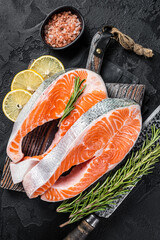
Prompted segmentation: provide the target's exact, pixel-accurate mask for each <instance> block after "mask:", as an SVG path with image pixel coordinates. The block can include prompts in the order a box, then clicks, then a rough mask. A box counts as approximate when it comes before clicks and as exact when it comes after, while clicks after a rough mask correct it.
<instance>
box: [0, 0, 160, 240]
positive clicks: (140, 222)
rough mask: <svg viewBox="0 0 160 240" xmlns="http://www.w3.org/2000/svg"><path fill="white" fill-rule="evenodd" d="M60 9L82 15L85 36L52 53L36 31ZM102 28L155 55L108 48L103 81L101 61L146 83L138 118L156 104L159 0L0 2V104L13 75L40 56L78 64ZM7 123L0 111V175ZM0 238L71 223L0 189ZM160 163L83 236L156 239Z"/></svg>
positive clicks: (42, 233)
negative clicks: (72, 9) (64, 7)
mask: <svg viewBox="0 0 160 240" xmlns="http://www.w3.org/2000/svg"><path fill="white" fill-rule="evenodd" d="M61 5H72V6H75V7H76V8H78V9H79V10H80V11H81V13H82V14H83V16H84V18H85V23H86V30H85V35H84V37H83V38H82V40H81V41H80V42H79V45H77V46H75V47H73V48H70V49H68V50H67V51H61V52H59V51H57V52H56V51H52V50H50V49H49V48H48V47H47V46H45V45H44V44H43V42H42V41H41V39H40V36H39V28H40V25H41V23H42V21H43V20H44V18H45V17H46V15H47V14H48V13H49V12H50V11H52V10H53V9H55V8H56V7H59V6H61ZM105 24H109V25H114V26H116V27H117V28H119V29H120V30H121V31H122V32H124V33H126V34H128V35H129V36H131V37H132V38H133V39H134V40H135V41H137V42H138V43H140V44H142V45H144V46H145V47H150V48H152V49H153V50H154V53H155V56H154V57H153V59H145V58H144V57H139V56H136V55H135V54H133V53H130V52H127V51H125V50H124V49H122V48H121V47H120V46H119V45H118V44H117V43H112V44H111V45H110V49H109V50H107V52H106V55H105V58H104V64H103V68H102V76H103V78H104V80H105V81H108V79H107V60H108V59H109V60H111V61H112V62H113V63H114V64H117V65H119V66H121V67H122V69H123V70H128V71H130V72H131V73H133V74H134V75H136V76H137V77H138V78H139V79H140V82H141V83H143V84H145V85H146V96H145V101H144V106H143V113H144V114H143V119H145V118H146V117H147V116H148V115H149V114H150V113H151V112H152V111H153V110H154V109H155V108H156V106H158V104H159V102H160V55H159V52H160V38H159V37H160V1H159V0H158V1H154V0H134V1H132V0H115V1H113V0H106V1H105V0H102V1H98V0H88V1H87V0H76V1H73V0H72V1H71V0H66V1H64V0H59V1H55V0H7V1H5V0H0V101H1V102H2V100H3V98H4V96H5V94H6V93H7V92H8V91H9V90H10V84H11V81H12V79H13V76H14V75H15V74H16V73H17V72H19V71H21V70H23V69H26V68H27V66H28V64H29V62H30V60H31V59H34V58H37V57H39V56H41V55H44V54H51V55H54V56H56V57H58V58H59V59H60V60H61V61H62V62H63V63H64V66H65V68H68V67H85V64H86V59H87V55H88V50H89V44H90V41H91V38H92V36H93V35H94V34H95V33H96V32H97V31H98V30H99V29H100V28H101V27H102V26H103V25H105ZM11 129H12V123H11V122H10V121H9V120H8V119H7V118H6V117H5V116H4V115H3V113H2V110H0V156H1V158H0V176H1V174H2V170H3V164H4V160H5V155H6V153H5V149H6V144H7V141H8V138H9V135H10V133H11ZM0 199H1V201H0V239H4V240H10V239H11V240H20V239H23V240H28V239H30V240H33V239H34V240H41V239H45V240H48V239H52V240H53V239H54V240H60V239H63V237H64V236H66V235H67V233H68V232H69V231H71V230H72V229H73V228H74V227H75V226H76V224H73V225H70V226H68V227H65V228H62V229H60V228H59V227H58V225H59V224H60V223H62V222H64V221H65V220H66V219H67V215H65V214H57V213H56V212H55V209H56V206H57V204H53V203H45V202H42V201H40V200H39V199H33V200H29V199H28V198H27V197H26V195H25V194H24V193H18V192H13V191H7V190H3V189H0ZM159 201H160V166H159V163H158V164H156V167H155V169H154V171H153V173H152V174H150V175H149V176H147V177H145V178H143V181H141V183H140V184H139V185H138V186H137V187H136V189H134V190H133V192H132V193H131V194H130V195H129V197H128V198H127V199H126V200H125V202H124V203H123V204H122V205H121V206H120V207H119V209H118V210H117V211H116V212H115V213H114V214H113V215H112V216H111V217H110V218H109V219H108V220H106V219H102V220H101V222H100V224H99V227H98V228H97V229H96V230H95V231H94V232H92V233H91V234H90V236H89V237H88V238H87V239H90V240H93V239H98V240H104V239H107V240H135V239H136V240H143V239H145V240H159V239H160V207H159Z"/></svg>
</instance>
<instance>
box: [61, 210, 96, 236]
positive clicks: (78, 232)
mask: <svg viewBox="0 0 160 240" xmlns="http://www.w3.org/2000/svg"><path fill="white" fill-rule="evenodd" d="M98 223H99V218H98V217H96V216H95V215H93V214H91V215H89V217H88V218H87V219H85V220H83V221H82V222H81V223H80V224H79V225H78V226H77V227H76V228H75V229H74V230H73V231H72V232H70V233H69V234H68V235H67V237H65V238H64V240H84V239H86V237H87V236H88V234H89V233H90V232H92V231H93V230H94V229H95V227H96V226H97V224H98Z"/></svg>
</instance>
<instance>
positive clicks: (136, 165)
mask: <svg viewBox="0 0 160 240" xmlns="http://www.w3.org/2000/svg"><path fill="white" fill-rule="evenodd" d="M158 139H160V129H158V130H156V128H155V126H153V127H152V136H151V138H150V139H148V137H147V136H146V140H145V141H144V143H143V146H142V147H141V149H140V150H139V151H137V152H136V153H134V152H132V154H131V157H130V158H129V159H128V160H127V161H126V163H125V165H123V166H122V167H121V168H119V169H118V170H117V171H116V172H115V173H110V174H109V176H108V177H107V178H106V180H105V181H104V182H103V183H102V184H100V183H99V182H98V183H97V185H96V186H95V187H94V188H92V189H91V190H90V191H89V192H86V191H85V192H83V193H81V194H80V195H79V196H78V197H76V198H75V199H74V200H71V201H70V200H66V201H64V202H62V203H61V205H60V206H59V207H58V208H57V212H63V213H70V215H69V220H68V221H67V222H66V223H64V224H62V225H61V227H62V226H65V225H67V224H70V223H73V222H76V221H78V220H80V219H82V218H84V217H85V216H87V215H89V214H91V213H93V212H97V211H101V210H104V209H106V208H107V207H110V206H109V205H110V204H114V202H115V200H118V199H119V198H120V196H121V195H122V194H125V193H127V192H129V190H130V189H131V188H132V187H133V186H135V185H136V184H137V182H138V181H139V180H140V179H141V177H142V176H143V175H147V174H148V173H150V172H151V170H152V169H153V168H154V164H155V163H156V162H158V158H159V157H160V145H159V143H157V141H158Z"/></svg>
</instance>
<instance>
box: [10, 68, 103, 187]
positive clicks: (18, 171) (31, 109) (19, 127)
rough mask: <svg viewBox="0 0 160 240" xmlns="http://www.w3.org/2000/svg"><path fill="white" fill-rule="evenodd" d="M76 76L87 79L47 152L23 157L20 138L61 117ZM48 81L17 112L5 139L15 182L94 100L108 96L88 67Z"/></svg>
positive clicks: (57, 140) (18, 180) (101, 80)
mask: <svg viewBox="0 0 160 240" xmlns="http://www.w3.org/2000/svg"><path fill="white" fill-rule="evenodd" d="M75 77H79V78H80V80H83V79H86V80H85V82H84V84H86V85H87V86H86V88H85V89H84V92H83V94H82V95H81V96H80V97H79V98H78V100H77V101H76V103H75V109H74V110H73V111H72V112H71V113H70V115H69V116H68V117H66V118H65V119H64V120H63V121H62V123H61V124H60V126H59V129H58V131H57V133H56V134H55V137H54V138H53V141H52V143H51V145H50V147H49V148H48V149H47V151H46V152H44V153H43V154H41V155H39V156H33V157H30V156H24V154H23V152H22V141H23V138H24V137H25V136H26V135H27V134H28V133H29V132H31V131H32V130H33V129H35V128H36V127H38V126H40V125H43V124H44V123H46V122H49V121H53V120H56V119H60V118H61V117H62V115H63V112H64V109H65V107H66V104H67V103H68V101H69V99H70V97H71V95H72V93H73V90H74V82H75ZM47 81H48V80H47ZM47 81H46V82H45V81H44V83H42V86H40V88H39V89H38V90H37V91H36V92H35V93H34V94H33V96H32V97H31V99H30V100H29V102H28V103H27V104H26V106H25V107H24V108H23V110H22V111H21V113H20V114H19V116H18V119H17V121H16V122H15V124H14V127H13V131H12V134H11V137H10V139H9V142H8V146H7V154H8V156H9V157H10V158H11V159H12V161H13V162H12V163H11V165H10V169H11V174H12V178H13V182H14V183H18V182H20V181H22V179H23V177H24V175H25V174H26V172H27V171H28V170H30V169H31V168H32V167H33V166H34V165H36V164H37V163H38V162H39V161H40V160H41V159H43V158H44V157H45V156H46V155H47V154H48V153H49V152H50V151H51V150H52V149H53V148H54V147H55V146H56V144H57V143H58V142H59V141H60V139H61V138H62V137H63V136H64V135H65V133H66V132H67V131H68V129H69V128H70V127H71V126H72V125H73V124H74V122H75V121H76V120H77V119H78V118H79V117H80V116H81V115H82V114H83V113H84V112H86V111H87V110H88V109H90V108H91V107H92V106H93V105H95V104H96V103H97V102H99V101H101V100H102V99H105V98H107V90H106V87H105V84H104V82H103V79H102V78H101V77H100V76H99V75H98V74H96V73H95V72H92V71H90V70H86V69H75V70H70V71H68V72H65V73H63V74H61V75H60V76H59V77H57V78H56V79H55V80H54V81H52V77H51V79H50V80H49V81H48V82H47ZM84 84H83V85H84ZM83 85H82V86H83ZM15 163H16V164H15Z"/></svg>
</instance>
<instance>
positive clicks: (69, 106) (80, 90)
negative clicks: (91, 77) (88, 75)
mask: <svg viewBox="0 0 160 240" xmlns="http://www.w3.org/2000/svg"><path fill="white" fill-rule="evenodd" d="M85 80H86V79H83V80H82V81H80V78H79V77H75V81H74V90H73V93H72V95H71V97H70V99H69V101H68V103H67V105H66V107H65V109H64V113H63V116H62V117H61V119H60V121H59V125H60V123H61V122H62V121H63V120H64V119H65V118H66V117H67V116H68V115H69V114H70V113H71V111H72V110H73V109H74V104H75V102H76V101H77V99H78V98H79V97H80V96H81V94H82V93H83V90H84V89H85V87H86V84H85V85H84V86H83V87H82V88H81V86H82V83H83V82H84V81H85Z"/></svg>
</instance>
